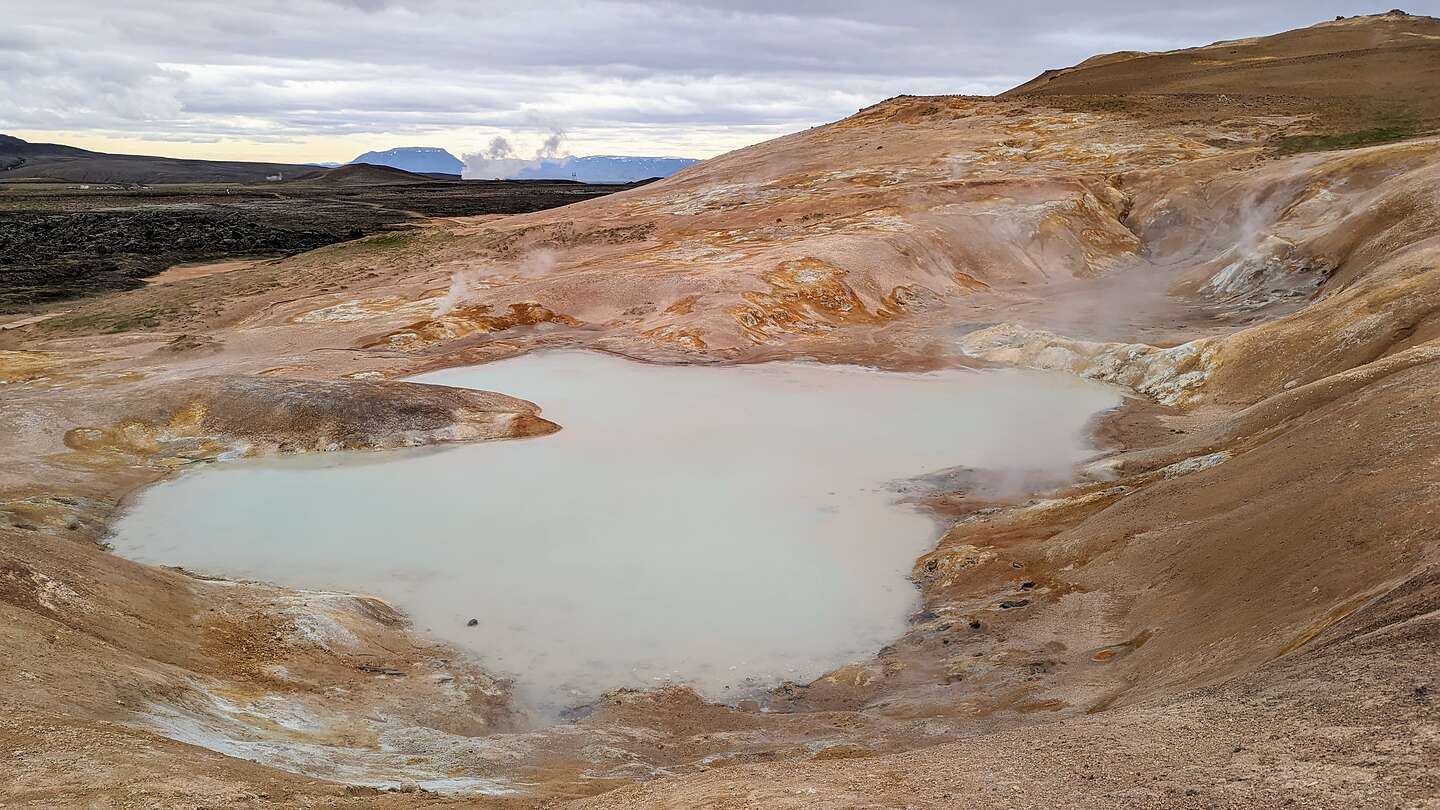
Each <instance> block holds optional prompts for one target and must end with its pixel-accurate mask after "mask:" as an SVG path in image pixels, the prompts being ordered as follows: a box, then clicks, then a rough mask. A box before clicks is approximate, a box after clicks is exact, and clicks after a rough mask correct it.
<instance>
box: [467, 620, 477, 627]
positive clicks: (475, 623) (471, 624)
mask: <svg viewBox="0 0 1440 810" xmlns="http://www.w3.org/2000/svg"><path fill="white" fill-rule="evenodd" d="M479 623H480V620H479V619H471V620H470V621H468V622H465V626H466V627H474V626H475V625H477V624H479Z"/></svg>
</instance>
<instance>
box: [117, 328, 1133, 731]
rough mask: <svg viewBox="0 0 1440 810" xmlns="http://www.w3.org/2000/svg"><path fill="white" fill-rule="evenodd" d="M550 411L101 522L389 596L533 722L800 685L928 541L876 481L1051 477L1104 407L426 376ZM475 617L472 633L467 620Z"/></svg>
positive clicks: (968, 378)
mask: <svg viewBox="0 0 1440 810" xmlns="http://www.w3.org/2000/svg"><path fill="white" fill-rule="evenodd" d="M416 381H420V382H426V383H433V384H439V385H451V386H459V387H468V388H479V389H488V390H494V391H500V392H503V393H506V394H511V395H513V396H518V397H522V398H525V399H529V400H531V401H533V402H536V403H537V404H539V405H541V406H542V408H543V409H544V416H545V417H546V418H548V419H551V420H552V421H555V422H558V423H559V424H561V425H562V426H563V428H564V429H563V430H562V431H560V432H559V433H556V434H553V435H550V436H544V437H538V438H533V439H523V440H516V441H504V442H487V443H481V444H474V445H465V446H456V447H450V448H444V449H428V450H417V451H397V452H384V453H380V452H373V453H333V454H324V455H313V456H300V457H289V458H282V459H274V460H266V461H242V462H228V463H223V464H216V465H213V466H209V467H206V468H204V469H201V470H197V471H193V472H190V473H187V474H185V475H182V476H180V477H179V478H177V479H174V480H172V481H168V482H165V483H162V484H159V485H157V486H155V487H153V488H151V489H150V490H148V491H146V492H145V493H144V494H143V495H142V496H141V497H140V498H139V500H138V501H137V503H136V504H135V505H134V507H133V509H132V510H131V511H130V512H129V513H128V514H127V515H126V516H124V517H123V518H122V519H121V520H120V521H119V523H118V524H117V526H116V529H115V534H114V536H113V537H112V538H111V540H112V542H113V543H114V545H115V549H116V551H117V552H118V553H120V554H123V555H125V556H127V557H131V558H134V559H138V560H141V561H144V562H150V563H158V564H166V565H183V566H185V567H186V568H189V569H192V570H196V571H200V572H205V573H210V574H215V575H220V576H226V577H233V578H246V579H259V580H264V581H269V582H275V583H280V584H284V585H289V586H294V587H302V588H334V589H341V590H348V591H355V592H361V593H368V594H373V595H376V596H379V597H381V598H383V599H386V600H387V601H390V602H391V603H393V604H395V605H396V606H398V607H400V608H401V609H402V610H404V611H405V612H406V613H408V614H409V615H410V616H411V617H412V618H413V619H414V621H415V623H416V625H417V627H418V628H420V629H421V630H428V631H430V633H431V634H432V635H435V636H439V637H441V638H443V639H445V640H447V641H449V642H452V643H454V644H456V645H458V646H460V647H461V648H463V649H465V650H468V651H469V652H471V653H472V654H473V655H474V656H475V657H476V658H477V659H478V660H479V662H480V663H481V664H482V665H483V666H485V667H486V668H487V669H489V670H490V671H492V672H496V673H499V674H502V675H506V676H509V677H512V678H513V679H514V680H515V682H516V687H517V694H518V695H519V696H520V698H521V699H522V700H523V701H524V703H525V704H526V705H528V706H530V707H532V708H534V709H535V710H537V711H538V712H540V713H542V714H549V715H553V714H554V713H555V712H556V711H557V710H558V709H559V708H562V707H564V706H567V705H576V704H581V703H584V702H586V701H588V700H590V699H593V698H594V697H596V696H597V695H599V694H601V693H603V692H605V691H608V690H610V689H613V688H616V687H621V686H629V687H645V686H657V685H662V684H666V683H685V684H690V685H692V686H694V687H696V688H697V689H698V690H699V691H701V693H702V694H704V695H706V696H707V697H710V698H713V699H719V700H724V699H727V698H738V697H741V696H743V695H744V694H745V693H747V692H752V691H754V690H755V689H757V688H761V687H765V686H770V685H774V684H775V683H777V682H778V681H780V680H785V679H791V680H797V681H804V680H807V679H810V678H813V677H816V676H818V675H820V674H823V673H824V672H825V671H826V670H827V669H830V668H832V667H834V666H837V665H840V664H843V663H845V662H847V661H850V660H854V659H858V658H862V657H864V656H866V655H868V654H871V653H873V652H874V651H875V650H876V649H877V648H878V647H880V646H882V645H883V644H885V643H887V642H889V641H891V640H893V639H894V638H895V637H896V636H898V635H900V634H901V633H902V632H903V631H904V629H905V621H906V618H907V616H908V615H909V614H910V613H911V612H912V611H913V610H914V609H915V608H916V607H917V605H918V593H917V591H916V590H915V588H914V586H913V585H912V584H911V583H910V582H909V581H908V580H907V579H906V576H907V575H908V573H909V571H910V567H911V564H912V563H913V561H914V560H915V558H916V557H918V556H919V555H921V554H923V553H924V552H925V551H926V550H928V549H929V548H930V547H931V546H932V545H933V544H934V542H935V541H936V539H937V538H938V537H939V534H940V532H941V527H940V526H939V525H937V524H936V522H935V521H934V520H932V519H931V518H929V517H927V516H925V515H924V514H921V513H920V512H918V511H916V510H914V509H912V508H909V507H905V506H901V505H897V504H896V503H895V494H894V492H893V491H891V490H889V489H888V488H887V486H886V485H887V483H888V482H891V481H894V480H896V479H901V478H907V477H911V476H916V475H920V474H923V473H926V472H929V471H934V470H938V469H942V468H947V467H953V466H957V465H966V466H971V467H980V468H991V469H1001V470H1025V469H1045V470H1052V471H1063V470H1066V469H1068V467H1069V466H1070V465H1072V464H1074V463H1075V462H1077V461H1079V460H1081V459H1083V458H1084V457H1086V456H1087V455H1089V453H1090V448H1089V445H1088V442H1087V440H1086V439H1085V436H1084V434H1085V426H1086V424H1087V422H1088V420H1089V419H1090V418H1091V417H1092V416H1093V415H1094V414H1095V413H1096V412H1098V411H1100V410H1103V409H1105V408H1109V407H1112V406H1113V405H1115V404H1117V403H1118V395H1117V394H1116V393H1115V392H1114V391H1113V389H1109V388H1106V387H1103V386H1100V385H1097V384H1093V383H1089V382H1086V381H1082V380H1078V379H1075V378H1071V377H1066V376H1061V375H1050V374H1040V373H1032V372H1023V371H985V372H975V371H966V370H954V371H945V372H937V373H929V374H896V373H887V372H879V371H873V370H869V369H862V368H856V367H845V366H838V367H837V366H823V365H813V364H802V363H771V364H765V365H757V366H740V367H727V368H714V367H709V368H702V367H674V366H655V365H645V364H641V363H635V362H631V361H627V360H623V359H618V358H615V357H611V356H607V355H602V354H596V353H589V352H579V351H566V352H551V353H542V354H532V355H527V356H524V357H520V358H516V359H513V360H506V361H502V362H499V363H493V364H489V365H484V366H475V367H470V368H461V369H451V370H447V371H441V372H436V373H433V374H428V375H424V376H422V377H418V378H416ZM471 618H474V619H477V620H478V621H477V624H476V626H474V627H468V626H467V622H468V620H469V619H471Z"/></svg>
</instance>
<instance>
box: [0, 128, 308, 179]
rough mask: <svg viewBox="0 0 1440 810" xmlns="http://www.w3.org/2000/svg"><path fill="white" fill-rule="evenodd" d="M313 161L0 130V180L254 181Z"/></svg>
mask: <svg viewBox="0 0 1440 810" xmlns="http://www.w3.org/2000/svg"><path fill="white" fill-rule="evenodd" d="M308 171H314V167H313V166H299V165H291V164H288V163H248V162H243V161H236V160H183V159H180V158H166V157H153V156H150V155H112V154H108V153H105V152H91V151H89V150H88V149H78V148H76V147H74V146H62V145H61V144H58V143H30V142H29V141H24V140H21V139H19V138H14V137H11V136H9V135H0V181H3V180H29V179H35V180H43V179H48V180H60V181H64V182H70V183H258V182H261V181H263V180H269V179H289V178H291V177H297V176H299V175H301V174H304V173H305V172H308Z"/></svg>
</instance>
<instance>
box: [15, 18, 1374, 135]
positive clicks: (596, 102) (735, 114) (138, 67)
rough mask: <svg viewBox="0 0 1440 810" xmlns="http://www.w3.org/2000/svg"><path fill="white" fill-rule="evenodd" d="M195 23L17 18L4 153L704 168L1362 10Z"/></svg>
mask: <svg viewBox="0 0 1440 810" xmlns="http://www.w3.org/2000/svg"><path fill="white" fill-rule="evenodd" d="M180 8H181V7H180V6H177V5H176V4H175V3H173V2H172V0H127V1H126V2H124V3H101V2H95V0H84V1H83V2H82V0H47V2H45V3H34V2H30V0H0V19H4V20H5V26H4V27H3V28H0V131H16V130H21V131H27V130H28V131H50V132H74V133H104V134H107V135H113V136H117V137H118V136H124V137H129V138H143V139H153V140H162V141H164V140H170V141H195V142H222V143H224V144H232V145H233V144H237V143H250V144H266V143H270V144H288V143H298V142H301V141H303V140H305V139H311V140H314V139H327V138H328V139H332V140H333V139H342V138H351V139H352V140H353V139H357V138H366V139H373V146H371V148H387V147H390V146H398V145H404V144H406V143H407V142H409V141H416V140H417V139H419V138H421V137H422V136H433V135H435V134H436V133H439V134H440V136H441V137H439V138H438V139H437V137H424V138H423V140H424V141H425V142H427V143H431V142H438V143H441V144H443V145H445V146H448V147H450V148H452V150H453V151H456V152H470V153H472V154H473V153H480V152H488V151H490V150H491V149H492V148H493V147H495V146H496V144H495V143H494V142H493V140H492V139H493V138H495V137H496V136H497V135H502V136H503V135H504V134H505V133H516V135H515V137H516V138H519V137H521V136H522V135H523V136H524V137H525V138H527V139H530V140H533V141H535V143H533V144H531V143H526V144H525V146H524V149H523V151H517V152H516V153H515V154H503V153H502V154H499V155H498V156H494V157H486V158H485V159H491V160H530V159H533V158H532V155H533V154H534V153H535V152H537V151H540V152H544V151H545V150H550V151H551V152H553V153H555V154H560V153H561V152H560V150H562V149H563V148H564V145H565V143H568V144H569V146H570V149H571V151H574V152H576V153H578V154H587V153H594V152H609V153H621V154H624V153H630V154H635V153H640V154H690V155H695V156H699V157H704V156H708V155H710V154H714V153H716V152H718V151H723V150H725V149H729V148H734V147H737V146H740V145H744V144H746V143H751V142H754V141H758V140H762V139H764V138H768V137H773V136H775V135H778V134H781V133H784V132H790V131H794V130H797V129H802V128H804V127H807V126H811V125H814V124H817V123H821V122H825V121H830V120H833V119H835V118H838V117H841V116H844V115H847V114H849V113H852V112H854V111H855V110H856V109H857V108H859V107H862V106H865V105H868V104H871V103H874V102H876V101H878V100H880V99H883V98H886V97H889V96H892V95H895V94H898V93H941V92H958V93H993V92H997V91H1000V90H1003V89H1005V88H1007V87H1010V86H1013V85H1015V84H1018V83H1020V82H1022V81H1025V80H1026V79H1029V78H1030V77H1031V76H1033V75H1035V74H1036V73H1039V72H1040V71H1041V70H1043V69H1046V68H1051V67H1059V66H1063V65H1068V64H1073V63H1075V62H1078V61H1080V60H1082V59H1084V58H1086V57H1088V56H1090V55H1092V54H1093V53H1095V52H1097V51H1108V50H1120V49H1140V50H1153V49H1161V48H1173V47H1181V46H1185V45H1193V44H1202V43H1205V42H1208V41H1212V40H1215V39H1222V38H1229V37H1237V36H1247V35H1254V34H1262V33H1269V32H1272V31H1276V30H1280V29H1284V28H1288V27H1295V26H1299V25H1307V24H1310V23H1312V22H1316V21H1319V20H1321V19H1325V18H1327V17H1333V16H1334V15H1335V14H1342V13H1343V14H1353V13H1356V12H1357V11H1361V10H1363V9H1356V8H1355V7H1354V5H1353V3H1349V2H1344V3H1341V2H1324V1H1323V0H1322V1H1321V2H1299V0H1284V1H1282V2H1272V3H1237V2H1225V0H1220V1H1219V2H1198V0H1183V1H1182V2H1175V3H1167V4H1161V5H1157V6H1151V7H1147V8H1146V9H1145V10H1144V12H1143V13H1138V12H1137V10H1136V7H1135V5H1134V3H1132V2H1118V1H1115V0H1094V2H1086V3H1074V2H1060V1H1059V0H1043V1H1035V2H1026V0H1011V2H1006V3H994V2H987V3H977V2H955V0H914V1H911V2H906V1H905V0H895V1H894V2H889V3H874V2H868V0H867V1H866V2H858V1H857V0H825V2H820V1H819V0H796V2H790V3H784V4H776V3H770V2H760V0H734V1H732V2H720V1H719V0H674V1H672V2H654V3H636V2H629V1H628V0H626V1H624V2H621V1H619V0H586V2H579V0H575V1H573V2H570V1H567V0H551V1H550V2H544V3H525V4H519V3H498V2H497V3H485V4H476V3H471V2H464V1H463V0H250V1H249V2H243V3H236V2H234V1H233V0H224V2H221V0H188V2H186V3H185V4H184V5H183V14H181V13H179V9H180ZM1377 8H1378V7H1377ZM1381 10H1383V9H1381ZM177 15H178V16H177ZM557 124H558V125H563V127H564V130H565V131H564V134H563V136H562V135H561V134H560V133H558V132H552V130H553V129H554V128H555V127H556V126H557ZM552 138H553V143H552V142H551V139H552ZM487 144H488V146H487ZM511 148H512V150H520V147H519V146H516V145H514V144H512V147H511ZM217 156H218V155H217ZM312 157H313V158H314V159H323V158H321V157H320V156H312ZM343 157H344V156H343V155H341V156H332V157H330V158H329V159H337V160H338V159H343Z"/></svg>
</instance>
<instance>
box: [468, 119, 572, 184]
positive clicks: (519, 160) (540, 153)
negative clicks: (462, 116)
mask: <svg viewBox="0 0 1440 810" xmlns="http://www.w3.org/2000/svg"><path fill="white" fill-rule="evenodd" d="M565 155H566V152H565V130H563V129H561V128H560V127H552V128H551V129H550V134H549V135H547V136H546V137H545V140H544V141H542V142H541V143H540V146H539V147H538V148H536V150H535V156H534V157H531V158H524V157H521V156H520V153H519V151H518V150H516V149H515V145H514V144H513V143H512V142H511V140H510V139H509V138H506V137H505V136H503V135H496V136H495V137H494V138H491V139H490V143H489V145H487V146H486V147H485V148H484V149H482V150H480V151H478V152H467V153H465V155H464V159H465V173H464V177H465V179H467V180H509V179H512V178H515V177H518V176H520V173H521V172H523V171H525V170H526V169H537V168H539V167H540V164H541V163H542V162H543V161H546V160H559V159H561V158H563V157H565Z"/></svg>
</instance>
